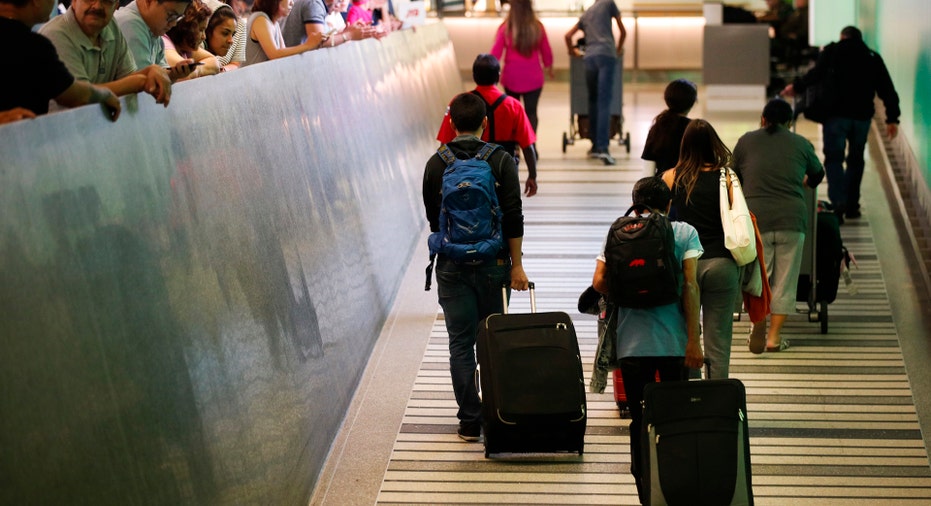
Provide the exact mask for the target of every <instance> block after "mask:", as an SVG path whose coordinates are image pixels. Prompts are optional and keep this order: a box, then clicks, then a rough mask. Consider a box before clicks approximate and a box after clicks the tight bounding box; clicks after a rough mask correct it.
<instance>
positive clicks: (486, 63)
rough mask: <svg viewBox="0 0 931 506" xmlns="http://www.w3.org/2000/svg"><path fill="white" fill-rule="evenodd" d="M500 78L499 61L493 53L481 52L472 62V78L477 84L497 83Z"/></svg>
mask: <svg viewBox="0 0 931 506" xmlns="http://www.w3.org/2000/svg"><path fill="white" fill-rule="evenodd" d="M500 78H501V63H499V62H498V59H497V58H495V56H494V55H492V54H488V53H482V54H480V55H478V56H477V57H475V62H474V63H472V80H473V81H475V84H477V85H479V86H489V85H492V84H497V83H498V79H500Z"/></svg>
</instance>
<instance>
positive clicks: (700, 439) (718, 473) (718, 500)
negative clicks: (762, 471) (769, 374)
mask: <svg viewBox="0 0 931 506" xmlns="http://www.w3.org/2000/svg"><path fill="white" fill-rule="evenodd" d="M642 438H643V439H642V445H641V449H642V450H641V452H642V456H641V458H642V464H641V469H642V472H643V474H642V481H643V488H644V499H645V502H644V504H650V505H667V504H668V505H670V506H675V505H688V506H724V505H752V504H753V487H752V483H751V468H750V437H749V434H748V425H747V395H746V391H745V389H744V385H743V383H741V382H740V380H736V379H721V380H704V381H672V382H663V383H648V384H647V385H646V387H645V388H644V390H643V430H642Z"/></svg>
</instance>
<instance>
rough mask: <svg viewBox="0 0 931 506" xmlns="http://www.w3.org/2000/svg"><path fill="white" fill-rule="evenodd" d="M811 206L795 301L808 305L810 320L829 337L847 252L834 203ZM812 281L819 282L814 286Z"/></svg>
mask: <svg viewBox="0 0 931 506" xmlns="http://www.w3.org/2000/svg"><path fill="white" fill-rule="evenodd" d="M808 192H809V195H810V199H811V200H812V201H813V200H814V198H815V195H814V193H813V192H812V191H811V190H808ZM809 205H810V206H811V209H812V211H813V212H812V214H811V215H810V217H809V223H808V232H807V233H806V234H805V250H804V255H803V256H802V268H801V271H800V273H799V277H798V288H797V291H796V296H795V300H796V301H798V302H806V303H807V304H808V321H810V322H819V323H820V324H821V333H822V334H827V332H828V304H830V303H832V302H834V299H836V298H837V287H838V286H839V285H840V276H841V262H843V261H844V259H845V257H846V254H845V251H846V249H845V248H844V243H843V240H842V239H841V235H840V223H839V221H838V219H837V215H836V214H834V211H833V210H832V209H831V206H830V204H828V203H827V202H824V201H818V202H816V203H814V202H810V204H809ZM812 278H814V279H815V283H814V284H813V283H812V282H811V280H812Z"/></svg>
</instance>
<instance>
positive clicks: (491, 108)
mask: <svg viewBox="0 0 931 506" xmlns="http://www.w3.org/2000/svg"><path fill="white" fill-rule="evenodd" d="M471 93H472V94H473V95H475V96H476V97H478V98H480V99H482V102H485V117H486V118H488V141H489V142H495V140H496V138H495V109H497V108H498V106H499V105H501V103H502V102H504V99H506V98H508V96H507V94H506V93H502V94H501V96H500V97H498V98H497V99H496V100H495V101H494V103H492V104H489V103H488V101H487V100H485V97H483V96H482V94H481V93H479V92H478V90H472V91H471Z"/></svg>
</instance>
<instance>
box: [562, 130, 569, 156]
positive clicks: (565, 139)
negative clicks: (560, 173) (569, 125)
mask: <svg viewBox="0 0 931 506" xmlns="http://www.w3.org/2000/svg"><path fill="white" fill-rule="evenodd" d="M568 145H569V136H568V135H566V132H563V133H562V152H563V153H565V152H566V146H568Z"/></svg>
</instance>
